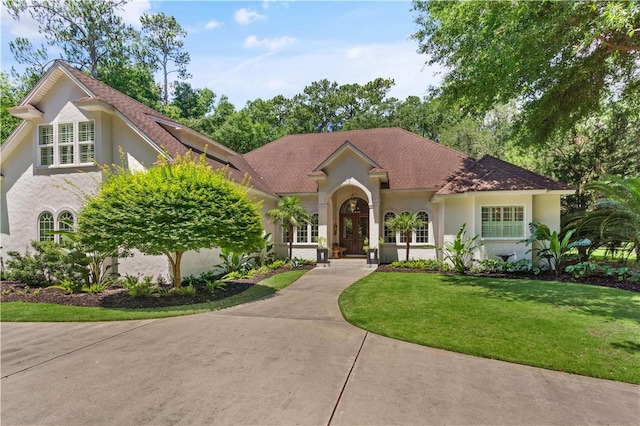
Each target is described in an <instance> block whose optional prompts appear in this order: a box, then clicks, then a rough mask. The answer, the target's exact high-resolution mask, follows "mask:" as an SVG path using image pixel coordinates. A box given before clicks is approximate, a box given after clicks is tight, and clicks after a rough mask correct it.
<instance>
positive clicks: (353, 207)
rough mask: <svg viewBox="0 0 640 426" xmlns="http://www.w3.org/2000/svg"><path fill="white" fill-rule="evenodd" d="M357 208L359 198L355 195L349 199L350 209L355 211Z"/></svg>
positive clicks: (352, 211)
mask: <svg viewBox="0 0 640 426" xmlns="http://www.w3.org/2000/svg"><path fill="white" fill-rule="evenodd" d="M357 208H358V200H357V199H356V198H354V197H351V199H350V200H349V210H351V213H355V212H356V209H357Z"/></svg>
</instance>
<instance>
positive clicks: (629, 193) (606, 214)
mask: <svg viewBox="0 0 640 426" xmlns="http://www.w3.org/2000/svg"><path fill="white" fill-rule="evenodd" d="M585 188H586V189H587V190H590V191H594V192H596V193H598V194H599V195H600V197H601V198H600V199H599V200H598V201H596V203H595V204H594V206H593V209H591V210H590V211H588V212H587V213H586V214H585V215H584V216H583V217H582V218H581V219H580V220H579V228H578V231H579V232H580V234H581V235H587V236H592V237H593V238H594V240H596V241H598V242H600V243H603V244H612V243H613V244H615V243H617V244H619V243H622V242H629V243H631V250H635V252H636V259H638V262H640V178H628V179H621V178H618V177H615V176H608V177H606V178H603V179H601V180H599V181H597V182H592V183H590V184H589V185H587V186H586V187H585Z"/></svg>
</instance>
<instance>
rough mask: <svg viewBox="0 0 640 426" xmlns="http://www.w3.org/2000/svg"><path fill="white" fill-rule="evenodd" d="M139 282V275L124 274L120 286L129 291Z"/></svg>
mask: <svg viewBox="0 0 640 426" xmlns="http://www.w3.org/2000/svg"><path fill="white" fill-rule="evenodd" d="M139 281H140V275H129V274H126V275H125V276H124V278H122V280H121V281H120V284H121V285H122V287H124V288H126V289H131V288H132V287H134V286H135V285H137V284H138V282H139Z"/></svg>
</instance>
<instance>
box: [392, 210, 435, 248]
mask: <svg viewBox="0 0 640 426" xmlns="http://www.w3.org/2000/svg"><path fill="white" fill-rule="evenodd" d="M401 214H403V215H404V214H409V213H408V212H402V213H401ZM416 216H417V217H418V219H420V220H422V221H423V222H424V223H425V225H424V226H421V227H419V228H416V229H414V230H413V231H411V234H410V236H409V238H410V240H409V243H410V244H426V243H428V242H429V214H428V213H427V212H418V213H416ZM395 217H396V214H395V213H393V212H387V213H385V215H384V242H385V243H395V242H400V243H403V244H406V243H407V234H406V233H405V232H397V233H396V232H393V231H392V230H391V229H389V227H388V226H387V221H389V220H391V219H393V218H395Z"/></svg>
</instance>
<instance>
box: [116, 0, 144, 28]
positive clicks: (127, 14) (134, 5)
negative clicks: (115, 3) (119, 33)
mask: <svg viewBox="0 0 640 426" xmlns="http://www.w3.org/2000/svg"><path fill="white" fill-rule="evenodd" d="M150 9H151V2H150V1H149V0H134V1H132V2H131V3H127V4H125V5H124V7H123V8H122V10H120V11H118V16H120V17H121V18H122V20H123V21H124V23H125V24H128V25H131V26H132V27H134V28H140V27H141V26H142V25H141V24H140V17H141V16H142V15H143V14H145V13H146V12H148V11H149V10H150Z"/></svg>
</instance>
